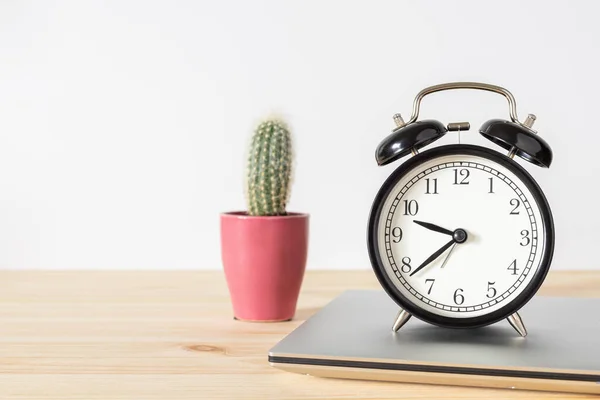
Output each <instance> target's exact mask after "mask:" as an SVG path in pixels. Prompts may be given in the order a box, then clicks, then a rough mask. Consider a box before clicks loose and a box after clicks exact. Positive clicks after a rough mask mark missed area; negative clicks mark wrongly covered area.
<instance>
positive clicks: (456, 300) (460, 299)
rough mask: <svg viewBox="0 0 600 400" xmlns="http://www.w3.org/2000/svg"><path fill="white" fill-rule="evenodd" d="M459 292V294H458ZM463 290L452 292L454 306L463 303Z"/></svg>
mask: <svg viewBox="0 0 600 400" xmlns="http://www.w3.org/2000/svg"><path fill="white" fill-rule="evenodd" d="M459 290H460V293H459V292H458V291H459ZM462 292H463V290H462V289H460V288H459V289H456V290H455V291H454V304H456V305H457V306H460V305H461V304H462V303H464V302H465V296H463V295H462Z"/></svg>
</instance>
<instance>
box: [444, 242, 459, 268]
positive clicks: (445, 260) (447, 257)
mask: <svg viewBox="0 0 600 400" xmlns="http://www.w3.org/2000/svg"><path fill="white" fill-rule="evenodd" d="M455 247H456V243H454V245H453V246H452V248H451V249H450V251H449V252H448V255H446V258H444V262H443V263H442V266H441V267H440V268H444V267H445V266H446V263H447V262H448V259H449V258H450V254H452V252H453V251H454V248H455Z"/></svg>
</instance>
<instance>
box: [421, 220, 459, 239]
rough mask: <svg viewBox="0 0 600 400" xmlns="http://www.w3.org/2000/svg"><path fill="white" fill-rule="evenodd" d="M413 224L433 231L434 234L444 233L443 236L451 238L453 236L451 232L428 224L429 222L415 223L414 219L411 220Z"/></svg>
mask: <svg viewBox="0 0 600 400" xmlns="http://www.w3.org/2000/svg"><path fill="white" fill-rule="evenodd" d="M413 222H414V223H415V224H417V225H421V226H422V227H423V228H427V229H429V230H431V231H435V232H439V233H444V234H446V235H450V236H452V235H453V234H454V232H452V231H451V230H448V229H445V228H442V227H441V226H437V225H434V224H430V223H429V222H423V221H417V220H416V219H415V220H413Z"/></svg>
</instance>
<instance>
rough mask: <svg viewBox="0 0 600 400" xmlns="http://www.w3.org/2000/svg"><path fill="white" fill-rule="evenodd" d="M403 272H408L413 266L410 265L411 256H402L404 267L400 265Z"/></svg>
mask: <svg viewBox="0 0 600 400" xmlns="http://www.w3.org/2000/svg"><path fill="white" fill-rule="evenodd" d="M400 269H401V270H402V272H404V273H405V274H408V273H409V272H410V270H411V269H412V267H411V266H410V257H402V267H400Z"/></svg>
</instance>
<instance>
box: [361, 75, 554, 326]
mask: <svg viewBox="0 0 600 400" xmlns="http://www.w3.org/2000/svg"><path fill="white" fill-rule="evenodd" d="M449 89H479V90H486V91H491V92H495V93H498V94H501V95H503V96H504V97H506V99H507V100H508V104H509V115H510V120H503V119H493V120H490V121H487V122H486V123H484V124H483V125H482V126H481V128H480V129H479V133H480V134H481V135H483V136H484V137H485V138H487V139H489V140H490V141H492V142H493V143H494V144H496V145H498V146H500V147H501V148H503V149H505V150H506V151H507V153H500V152H498V151H496V150H492V149H489V148H486V147H481V146H475V145H469V144H453V145H445V146H439V147H435V148H431V149H429V150H427V151H421V150H422V149H423V148H424V147H426V146H428V145H430V144H432V143H433V142H435V141H436V140H438V139H439V138H441V137H442V136H444V135H445V134H446V133H447V132H449V131H458V132H459V135H460V131H466V130H469V128H470V124H469V123H468V122H459V123H450V124H448V125H447V126H445V125H444V124H442V123H441V122H439V121H436V120H422V121H419V120H418V116H419V108H420V103H421V100H422V99H423V97H425V96H426V95H428V94H430V93H434V92H438V91H442V90H449ZM394 121H395V123H396V128H395V129H394V130H393V131H392V133H391V134H390V135H389V136H387V137H386V138H385V139H384V140H383V141H382V142H381V143H380V144H379V146H378V147H377V150H376V155H375V156H376V160H377V163H378V164H379V165H386V164H389V163H391V162H393V161H397V160H399V159H401V158H403V157H405V156H409V155H412V157H411V158H410V159H408V160H406V161H405V162H403V163H402V164H401V165H400V166H399V167H398V168H397V169H396V170H395V171H394V172H393V173H392V174H391V176H390V177H389V178H388V179H387V180H386V181H385V183H384V184H383V186H382V187H381V189H380V190H379V192H378V193H377V196H376V197H375V201H374V202H373V206H372V209H371V213H370V217H369V223H368V240H367V242H368V249H369V257H370V260H371V264H372V266H373V270H374V271H375V274H376V276H377V278H378V280H379V282H380V284H381V285H382V286H383V288H384V289H385V291H386V292H387V294H388V295H389V296H390V297H391V298H392V299H393V300H394V301H395V302H396V303H397V304H398V306H400V312H399V313H398V316H397V317H396V319H395V322H394V324H393V331H394V332H396V331H398V329H400V327H402V325H404V324H405V323H406V322H407V321H408V320H409V318H410V317H411V316H412V315H414V316H415V317H417V318H419V319H421V320H423V321H426V322H428V323H431V324H435V325H438V326H442V327H448V328H476V327H481V326H485V325H489V324H492V323H495V322H497V321H500V320H502V319H505V318H506V319H508V321H509V322H510V324H511V325H512V326H513V327H514V328H515V329H516V330H517V332H518V333H519V334H520V335H521V336H526V334H527V331H526V329H525V325H524V324H523V321H522V319H521V318H520V317H519V314H518V313H517V311H518V310H519V309H520V308H521V307H523V306H524V305H525V304H526V303H527V302H528V301H529V300H530V299H531V298H532V296H533V295H534V294H535V293H536V292H537V290H538V289H539V287H540V285H541V284H542V282H543V281H544V278H545V277H546V274H547V273H548V269H549V268H550V264H551V261H552V255H553V252H554V224H553V219H552V213H551V210H550V206H549V204H548V201H547V200H546V197H545V196H544V193H543V192H542V189H541V188H540V186H539V185H538V184H537V183H536V181H535V180H534V179H533V178H532V176H531V175H530V174H529V173H528V172H527V171H526V170H525V169H524V168H523V167H521V166H520V165H519V164H518V163H517V162H516V161H515V160H514V157H515V156H516V157H519V158H521V159H523V160H526V161H528V162H530V163H533V164H534V165H537V166H540V167H545V168H547V167H549V166H550V164H551V163H552V150H551V149H550V146H549V145H548V144H547V143H546V141H544V140H543V139H542V138H541V137H540V136H538V135H537V132H535V131H534V130H532V125H533V122H534V121H535V116H534V115H532V114H529V116H528V117H527V118H526V119H525V121H524V122H519V119H518V118H517V112H516V102H515V99H514V97H513V95H512V94H511V93H510V92H509V91H508V90H506V89H504V88H501V87H499V86H493V85H488V84H483V83H475V82H455V83H447V84H442V85H436V86H431V87H428V88H426V89H424V90H422V91H421V92H420V93H419V94H418V95H417V97H416V98H415V101H414V104H413V111H412V116H411V118H410V120H409V121H408V122H406V123H405V122H404V121H403V119H402V117H401V116H400V115H399V114H396V115H395V116H394Z"/></svg>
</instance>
